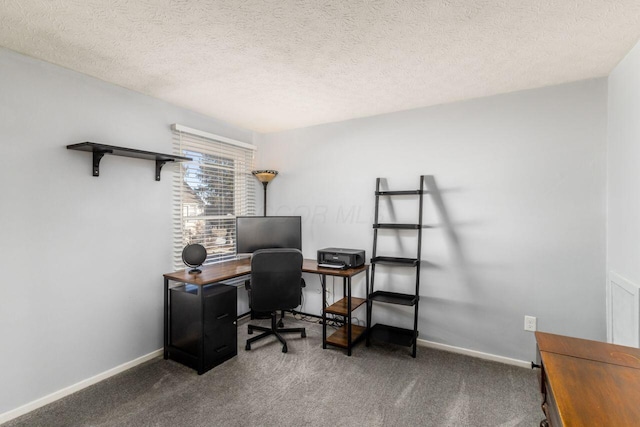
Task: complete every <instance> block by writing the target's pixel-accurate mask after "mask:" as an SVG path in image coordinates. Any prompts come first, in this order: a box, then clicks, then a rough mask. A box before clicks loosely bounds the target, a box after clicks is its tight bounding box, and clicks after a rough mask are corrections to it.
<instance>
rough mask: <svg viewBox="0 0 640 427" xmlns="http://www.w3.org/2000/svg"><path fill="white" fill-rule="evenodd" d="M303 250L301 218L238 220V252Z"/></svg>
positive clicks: (261, 217)
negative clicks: (273, 249) (277, 249)
mask: <svg viewBox="0 0 640 427" xmlns="http://www.w3.org/2000/svg"><path fill="white" fill-rule="evenodd" d="M267 248H296V249H300V250H302V219H301V217H299V216H239V217H237V218H236V252H237V253H239V254H248V253H253V252H255V251H257V250H258V249H267Z"/></svg>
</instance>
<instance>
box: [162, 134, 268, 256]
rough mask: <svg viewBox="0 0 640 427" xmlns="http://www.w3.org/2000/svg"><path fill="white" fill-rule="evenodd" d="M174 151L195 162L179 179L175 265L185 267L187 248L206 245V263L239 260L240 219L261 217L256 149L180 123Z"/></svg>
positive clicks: (175, 191) (175, 201) (176, 179)
mask: <svg viewBox="0 0 640 427" xmlns="http://www.w3.org/2000/svg"><path fill="white" fill-rule="evenodd" d="M172 129H173V151H174V153H175V154H177V155H180V156H185V157H191V158H192V159H193V161H191V162H182V163H180V173H177V174H174V180H173V206H174V225H173V226H174V238H173V240H174V264H175V267H176V268H177V269H180V268H184V264H183V262H182V249H183V248H184V247H185V246H186V245H187V244H191V243H200V244H201V245H203V246H204V247H205V248H206V249H207V254H208V255H207V260H206V261H205V264H211V263H213V262H218V261H223V260H225V259H229V258H232V257H234V256H235V238H236V230H235V226H236V216H241V215H255V210H256V209H255V188H256V183H255V178H254V177H253V175H252V174H251V170H252V169H253V158H254V152H255V147H254V146H253V145H250V144H246V143H242V142H239V141H234V140H230V139H228V138H223V137H220V136H217V135H213V134H208V133H206V132H201V131H198V130H195V129H190V128H187V127H185V126H182V125H178V124H174V125H173V126H172Z"/></svg>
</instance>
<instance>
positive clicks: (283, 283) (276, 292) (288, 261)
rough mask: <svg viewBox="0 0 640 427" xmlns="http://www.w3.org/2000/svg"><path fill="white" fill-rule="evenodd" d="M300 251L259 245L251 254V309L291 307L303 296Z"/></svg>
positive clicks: (297, 303)
mask: <svg viewBox="0 0 640 427" xmlns="http://www.w3.org/2000/svg"><path fill="white" fill-rule="evenodd" d="M301 283H302V252H300V251H299V250H298V249H292V248H274V249H260V250H257V251H255V252H254V253H253V255H252V257H251V309H252V310H255V311H265V312H266V311H269V312H270V311H276V310H291V309H294V308H296V307H297V306H299V305H300V302H301V297H302V288H301Z"/></svg>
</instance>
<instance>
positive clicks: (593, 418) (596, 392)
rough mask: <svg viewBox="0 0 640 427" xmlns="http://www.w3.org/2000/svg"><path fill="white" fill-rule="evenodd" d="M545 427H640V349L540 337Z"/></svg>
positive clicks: (537, 336) (539, 335)
mask: <svg viewBox="0 0 640 427" xmlns="http://www.w3.org/2000/svg"><path fill="white" fill-rule="evenodd" d="M536 340H537V343H538V364H539V365H540V367H541V369H540V376H539V379H540V391H541V393H542V396H543V403H542V410H543V411H544V413H545V416H546V417H547V419H546V420H543V421H542V422H541V423H540V426H542V427H544V426H552V427H559V426H594V427H595V426H612V427H623V426H640V349H637V348H632V347H625V346H621V345H614V344H607V343H602V342H598V341H590V340H584V339H579V338H571V337H565V336H562V335H554V334H548V333H544V332H536Z"/></svg>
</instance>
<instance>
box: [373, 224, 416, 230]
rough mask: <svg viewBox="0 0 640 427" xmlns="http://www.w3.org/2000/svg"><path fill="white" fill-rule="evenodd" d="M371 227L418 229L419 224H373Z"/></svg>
mask: <svg viewBox="0 0 640 427" xmlns="http://www.w3.org/2000/svg"><path fill="white" fill-rule="evenodd" d="M373 228H390V229H394V230H419V229H420V224H373Z"/></svg>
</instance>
